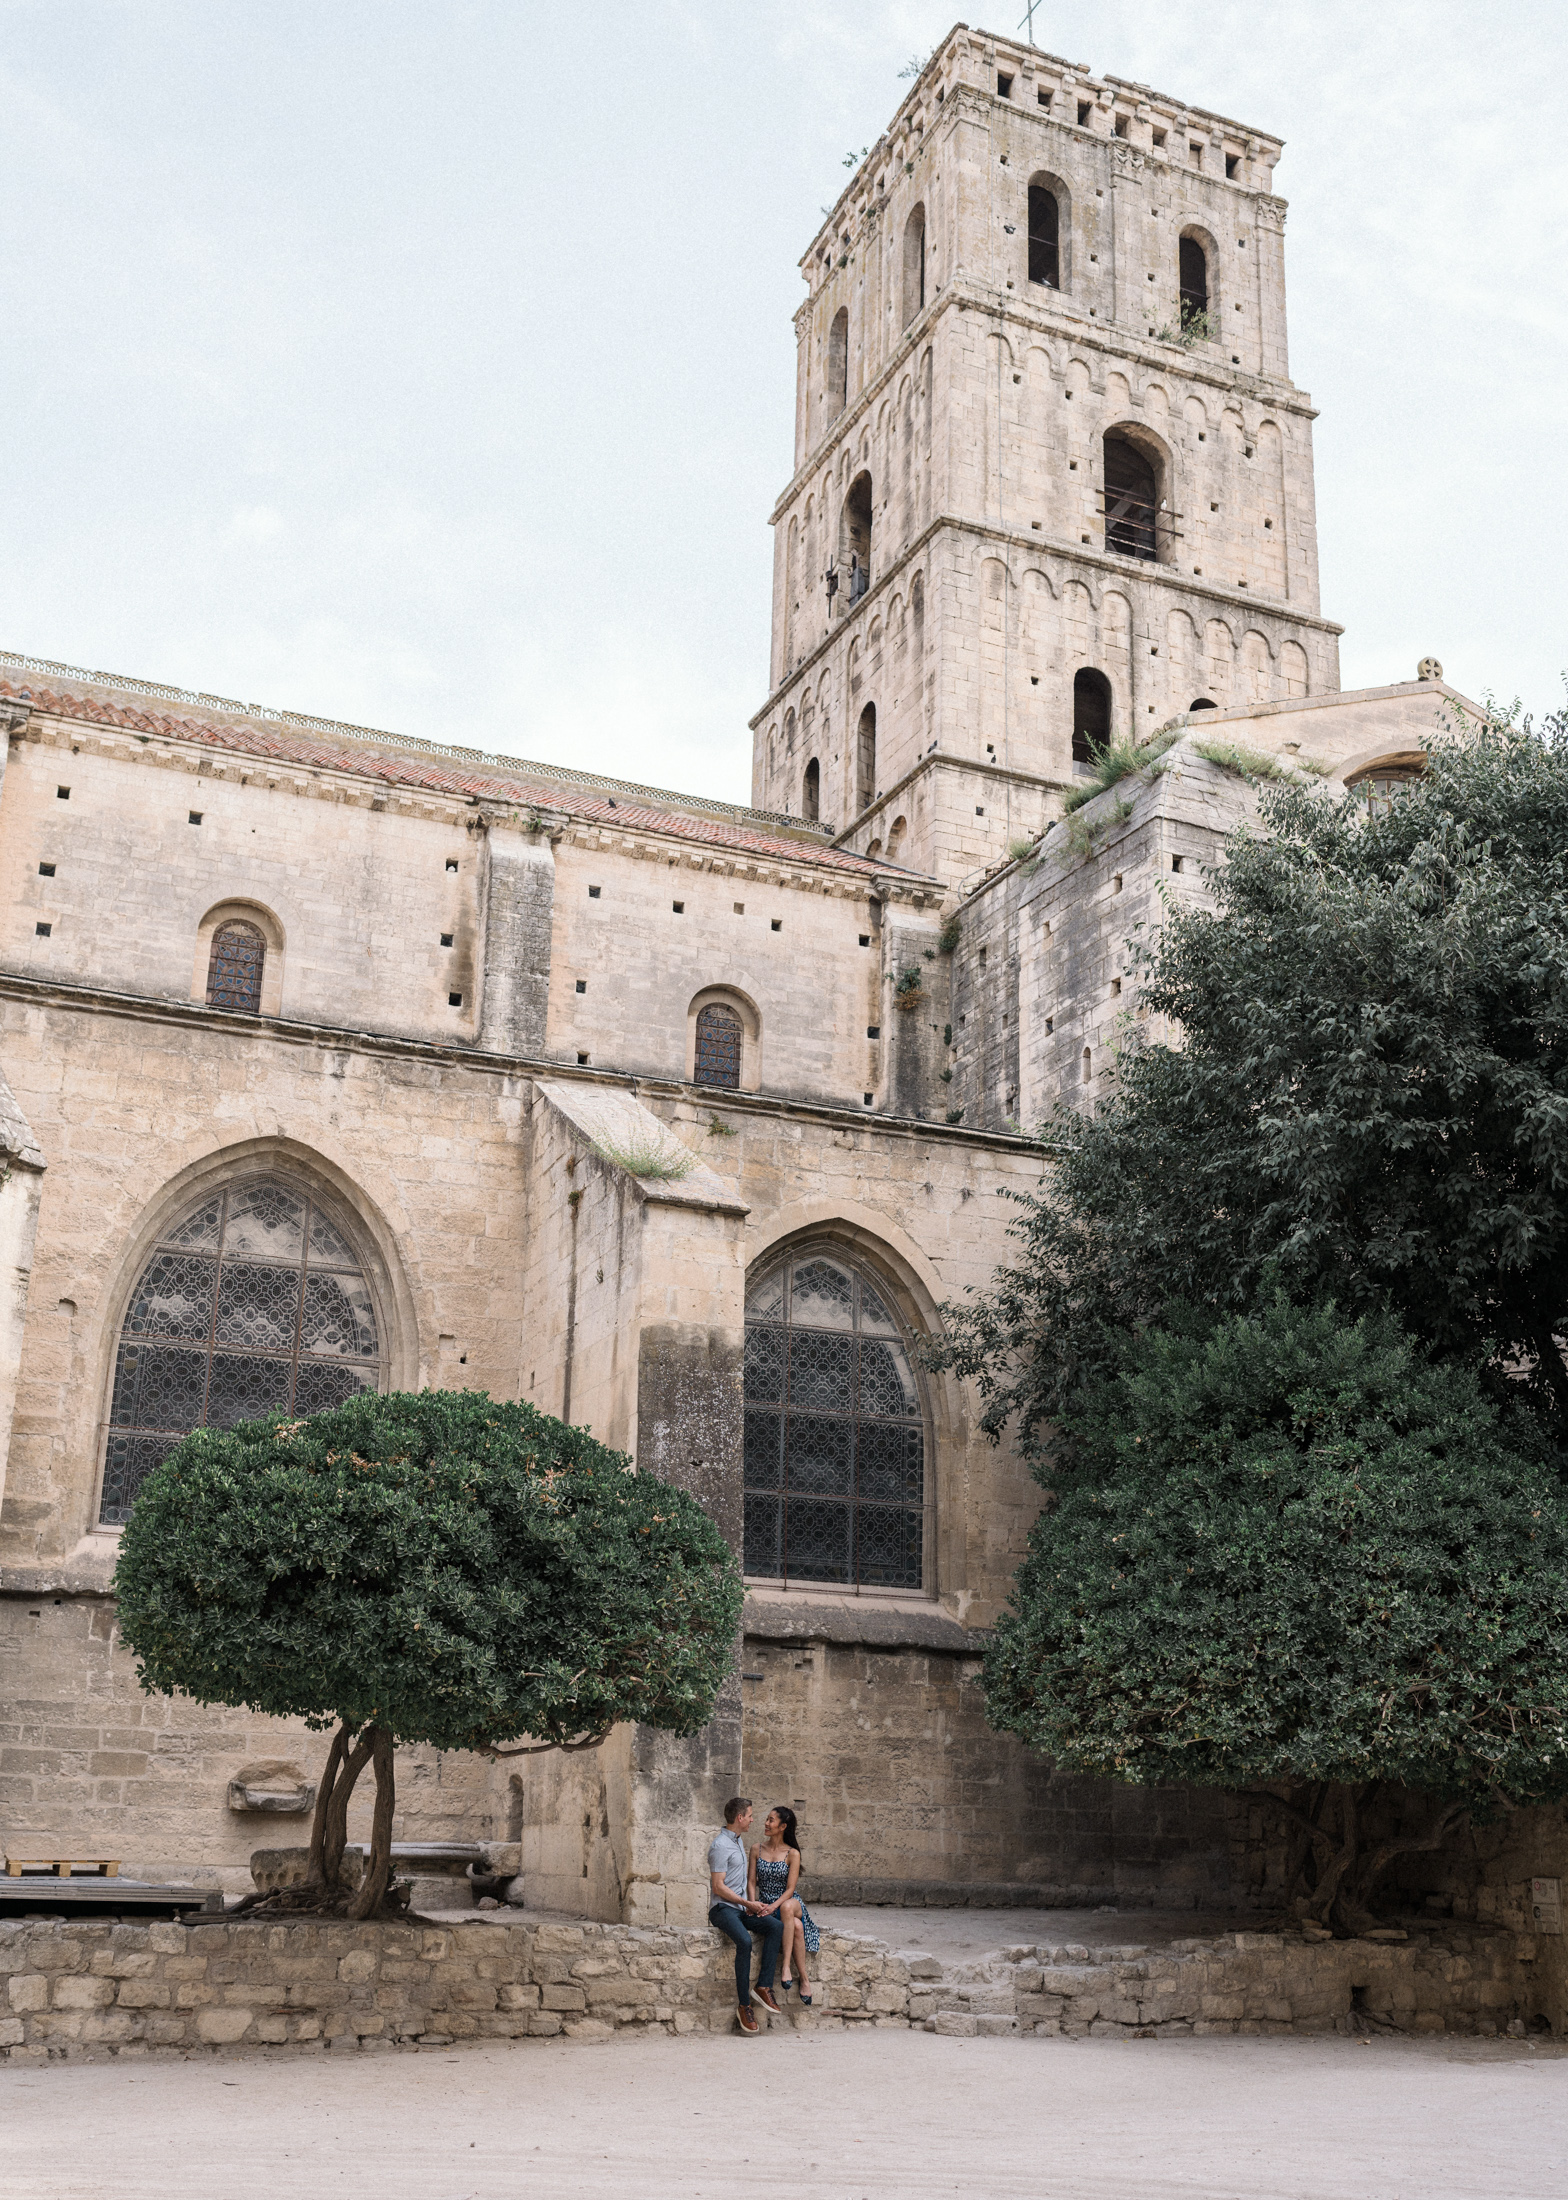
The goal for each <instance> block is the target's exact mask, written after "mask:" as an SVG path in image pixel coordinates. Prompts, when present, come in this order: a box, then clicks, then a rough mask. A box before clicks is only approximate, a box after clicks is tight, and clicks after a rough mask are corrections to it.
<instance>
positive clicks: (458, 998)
mask: <svg viewBox="0 0 1568 2200" xmlns="http://www.w3.org/2000/svg"><path fill="white" fill-rule="evenodd" d="M446 1005H447V1007H448V1008H461V1007H462V1005H463V996H462V994H461V993H449V994H448V995H447V997H446Z"/></svg>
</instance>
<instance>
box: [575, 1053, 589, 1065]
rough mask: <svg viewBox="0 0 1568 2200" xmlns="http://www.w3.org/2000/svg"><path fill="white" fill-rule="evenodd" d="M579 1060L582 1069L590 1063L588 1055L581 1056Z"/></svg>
mask: <svg viewBox="0 0 1568 2200" xmlns="http://www.w3.org/2000/svg"><path fill="white" fill-rule="evenodd" d="M577 1060H578V1064H579V1066H580V1067H586V1065H587V1061H588V1057H587V1055H586V1054H579V1055H578V1057H577Z"/></svg>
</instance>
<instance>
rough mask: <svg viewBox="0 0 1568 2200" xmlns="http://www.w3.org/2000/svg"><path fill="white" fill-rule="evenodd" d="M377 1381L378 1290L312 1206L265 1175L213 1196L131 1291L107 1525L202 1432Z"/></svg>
mask: <svg viewBox="0 0 1568 2200" xmlns="http://www.w3.org/2000/svg"><path fill="white" fill-rule="evenodd" d="M380 1380H381V1349H380V1338H379V1335H378V1333H377V1329H376V1316H375V1309H374V1307H373V1306H372V1304H371V1297H370V1286H369V1284H368V1282H367V1281H366V1279H365V1275H364V1273H363V1270H362V1269H361V1267H360V1264H359V1262H358V1260H357V1259H356V1257H355V1255H354V1253H353V1251H352V1249H351V1248H350V1246H349V1244H348V1241H347V1240H346V1238H344V1236H343V1235H342V1233H341V1231H339V1229H338V1228H337V1227H336V1225H335V1224H334V1223H333V1222H332V1221H330V1220H329V1218H328V1217H327V1215H326V1214H325V1213H324V1212H323V1211H322V1209H321V1208H320V1207H319V1206H318V1205H317V1204H316V1202H315V1201H314V1200H313V1199H311V1198H309V1197H307V1196H306V1195H305V1194H304V1193H302V1192H298V1191H295V1190H293V1189H291V1188H290V1186H288V1185H287V1184H281V1183H279V1182H277V1181H276V1180H275V1179H274V1178H270V1177H263V1178H251V1179H249V1180H248V1181H246V1182H244V1183H240V1184H234V1185H231V1186H230V1187H229V1188H228V1190H226V1191H222V1192H217V1193H211V1194H209V1195H208V1196H207V1197H206V1198H205V1199H204V1200H203V1201H202V1203H201V1204H200V1206H198V1207H195V1208H192V1209H189V1210H187V1212H186V1213H185V1214H184V1215H182V1216H180V1217H179V1218H178V1219H177V1220H176V1221H175V1222H173V1223H172V1224H171V1225H170V1227H169V1228H168V1229H167V1230H165V1231H164V1233H163V1235H162V1237H161V1238H160V1239H159V1241H158V1244H157V1246H156V1247H155V1249H154V1251H153V1253H152V1256H151V1258H150V1259H149V1260H148V1262H147V1265H146V1267H145V1268H143V1270H142V1272H141V1274H140V1276H139V1277H138V1278H137V1280H136V1289H135V1290H134V1291H133V1292H132V1293H131V1302H130V1305H129V1307H128V1309H127V1311H126V1316H125V1325H124V1327H123V1329H122V1330H121V1332H120V1342H119V1349H118V1351H117V1353H116V1355H115V1363H114V1396H113V1400H112V1402H111V1404H110V1407H109V1443H108V1453H107V1457H106V1460H105V1464H104V1478H103V1506H102V1510H101V1512H100V1514H99V1518H100V1519H101V1520H103V1521H104V1522H106V1523H108V1524H110V1525H113V1524H116V1523H118V1522H119V1521H122V1520H126V1519H128V1518H129V1517H130V1510H131V1506H132V1505H133V1504H134V1502H135V1499H136V1492H137V1491H138V1489H140V1487H141V1485H142V1483H143V1482H144V1481H145V1480H146V1478H147V1476H148V1475H149V1474H150V1473H151V1472H152V1470H153V1468H154V1467H155V1466H157V1465H158V1463H159V1461H160V1460H162V1459H164V1458H166V1457H167V1456H168V1454H169V1453H170V1452H171V1451H172V1450H173V1449H174V1447H175V1445H176V1444H177V1443H178V1442H179V1440H180V1438H181V1437H182V1436H187V1435H189V1433H190V1431H191V1430H192V1429H194V1428H232V1427H233V1426H234V1424H235V1422H236V1421H248V1420H255V1419H259V1418H260V1417H261V1416H262V1415H263V1414H267V1413H271V1412H272V1411H274V1409H276V1408H282V1409H283V1410H285V1411H288V1412H295V1413H316V1412H319V1411H320V1410H321V1408H322V1407H323V1406H333V1405H338V1404H340V1403H341V1402H342V1400H343V1399H345V1398H348V1397H351V1396H352V1395H353V1393H354V1392H355V1391H356V1390H374V1389H376V1388H377V1387H379V1384H380Z"/></svg>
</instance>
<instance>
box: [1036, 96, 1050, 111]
mask: <svg viewBox="0 0 1568 2200" xmlns="http://www.w3.org/2000/svg"><path fill="white" fill-rule="evenodd" d="M1034 96H1035V99H1036V101H1037V102H1038V104H1039V105H1040V106H1042V107H1044V108H1045V109H1047V111H1049V109H1050V105H1051V95H1050V93H1049V92H1036V93H1035V95H1034Z"/></svg>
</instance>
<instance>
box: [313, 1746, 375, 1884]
mask: <svg viewBox="0 0 1568 2200" xmlns="http://www.w3.org/2000/svg"><path fill="white" fill-rule="evenodd" d="M343 1748H344V1755H343V1764H342V1769H341V1770H340V1771H339V1773H338V1776H337V1779H336V1781H335V1782H334V1783H333V1788H332V1799H331V1801H330V1802H329V1803H328V1805H327V1812H326V1819H325V1823H324V1826H323V1830H322V1841H321V1884H322V1891H323V1893H324V1894H327V1895H333V1894H336V1893H338V1892H339V1891H340V1882H341V1879H342V1875H343V1851H344V1849H345V1848H346V1847H347V1846H348V1806H349V1801H350V1798H351V1797H352V1795H353V1793H354V1783H355V1781H356V1780H357V1779H358V1778H359V1776H360V1774H361V1773H362V1772H363V1771H364V1769H365V1767H366V1765H367V1764H368V1763H369V1762H370V1755H371V1744H370V1739H369V1732H368V1730H367V1732H366V1733H364V1734H361V1735H360V1736H358V1738H357V1739H355V1740H353V1741H352V1742H351V1741H350V1738H349V1736H348V1734H347V1732H345V1733H344V1736H343Z"/></svg>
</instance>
